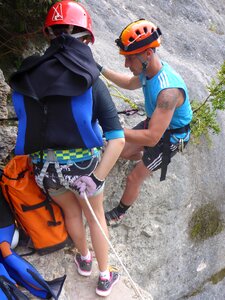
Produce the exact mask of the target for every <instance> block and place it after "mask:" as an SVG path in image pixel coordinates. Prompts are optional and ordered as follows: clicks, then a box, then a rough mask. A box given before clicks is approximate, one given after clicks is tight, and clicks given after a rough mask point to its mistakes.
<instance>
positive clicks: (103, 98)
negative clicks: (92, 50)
mask: <svg viewBox="0 0 225 300" xmlns="http://www.w3.org/2000/svg"><path fill="white" fill-rule="evenodd" d="M96 119H97V120H98V121H99V124H100V126H101V127H102V130H103V133H104V135H105V137H106V139H107V140H109V139H116V138H123V137H124V132H123V128H122V126H121V124H120V121H119V117H118V114H117V110H116V107H115V104H114V102H113V100H112V97H111V95H110V93H109V91H108V89H107V87H106V85H105V83H104V82H103V81H102V80H101V79H100V78H98V79H97V80H96V82H95V83H94V85H93V120H96Z"/></svg>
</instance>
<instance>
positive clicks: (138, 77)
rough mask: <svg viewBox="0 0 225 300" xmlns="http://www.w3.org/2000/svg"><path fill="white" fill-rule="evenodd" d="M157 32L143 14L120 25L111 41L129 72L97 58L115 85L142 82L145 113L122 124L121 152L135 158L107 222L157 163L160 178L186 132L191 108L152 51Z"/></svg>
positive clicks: (117, 216)
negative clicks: (126, 125)
mask: <svg viewBox="0 0 225 300" xmlns="http://www.w3.org/2000/svg"><path fill="white" fill-rule="evenodd" d="M161 35H162V33H161V30H160V29H159V28H158V27H157V26H155V25H154V24H153V23H152V22H149V21H148V20H145V19H140V20H137V21H135V22H132V23H131V24H129V25H128V26H126V27H125V28H124V29H123V30H122V32H121V34H120V37H119V38H118V39H117V40H116V41H115V42H116V44H117V46H118V47H119V53H120V54H121V55H123V56H124V59H125V67H126V68H129V69H130V71H131V72H132V73H133V76H132V75H126V74H124V73H123V74H122V73H118V72H115V71H113V70H110V69H109V68H105V67H104V68H103V67H102V66H100V65H99V64H97V66H98V68H99V70H100V71H101V73H102V74H103V75H104V76H105V77H106V78H107V79H108V80H110V81H112V82H113V83H115V84H116V85H118V86H119V87H121V88H124V89H128V90H135V89H139V88H142V90H143V94H144V103H145V113H146V117H145V120H143V121H141V122H140V123H139V124H137V125H136V126H135V127H134V128H133V129H127V128H125V129H124V132H125V140H126V144H125V147H124V150H123V151H122V154H121V157H122V158H125V159H129V160H137V161H138V162H137V164H136V166H135V167H134V169H133V170H132V171H131V173H130V174H129V175H128V177H127V181H126V187H125V190H124V193H123V195H122V198H121V200H120V202H119V204H118V205H117V206H116V207H114V208H113V209H112V210H110V211H108V212H106V213H105V217H106V221H107V224H108V225H112V226H115V225H118V224H119V223H120V222H121V220H122V219H123V217H124V216H125V213H126V212H127V210H128V209H129V207H130V206H131V205H132V204H133V203H134V202H135V201H136V199H137V198H138V195H139V191H140V188H141V185H142V183H143V182H144V180H145V179H146V178H147V177H149V175H150V174H151V173H152V172H154V171H156V170H158V169H161V178H160V180H164V179H165V177H166V172H167V166H168V164H169V163H170V160H171V157H172V156H174V155H175V154H176V153H177V152H178V151H182V150H183V148H184V147H185V146H186V144H187V143H188V141H189V138H190V126H189V124H190V122H191V120H192V109H191V105H190V102H189V96H188V91H187V87H186V85H185V83H184V81H183V79H182V78H181V76H180V75H179V74H178V73H176V72H175V70H174V69H172V68H171V67H170V66H169V65H168V64H167V63H166V62H164V61H162V60H161V59H160V58H159V56H158V55H157V53H156V49H157V48H158V47H159V46H160V45H161Z"/></svg>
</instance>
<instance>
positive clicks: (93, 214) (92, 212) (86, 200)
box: [83, 192, 153, 300]
mask: <svg viewBox="0 0 225 300" xmlns="http://www.w3.org/2000/svg"><path fill="white" fill-rule="evenodd" d="M83 195H84V199H85V202H86V204H87V206H88V208H89V209H90V211H91V214H92V216H93V218H94V220H95V221H96V223H97V225H98V227H99V229H100V230H101V233H102V234H103V236H104V238H105V239H106V241H107V243H108V244H109V246H110V248H111V249H112V251H113V252H114V254H115V255H116V257H117V259H118V261H119V262H120V264H121V266H122V267H123V269H124V271H125V272H126V274H127V276H128V278H129V279H130V282H131V284H132V285H133V287H134V290H135V291H136V292H137V294H138V296H139V297H140V299H141V300H144V298H143V297H142V295H141V292H140V291H139V289H138V287H137V285H136V284H135V282H134V281H133V279H132V278H131V276H130V274H129V272H128V271H127V268H126V267H125V265H124V264H123V262H122V260H121V259H120V257H119V255H118V254H117V252H116V250H115V249H114V247H113V245H112V243H111V242H110V240H109V239H108V237H107V236H106V234H105V232H104V230H103V228H102V226H101V224H100V223H99V221H98V218H97V217H96V215H95V213H94V211H93V209H92V207H91V204H90V202H89V200H88V198H87V195H86V193H85V192H84V194H83ZM149 300H153V298H152V296H151V295H150V299H149Z"/></svg>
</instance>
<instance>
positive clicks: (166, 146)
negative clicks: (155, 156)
mask: <svg viewBox="0 0 225 300" xmlns="http://www.w3.org/2000/svg"><path fill="white" fill-rule="evenodd" d="M189 130H190V124H188V125H186V126H184V127H181V128H175V129H167V130H166V132H165V133H164V136H163V153H162V167H161V177H160V181H163V180H165V179H166V173H167V166H168V164H169V163H170V160H171V152H170V136H171V135H172V134H174V133H187V134H188V131H189ZM173 138H175V139H176V140H177V142H178V151H179V152H183V150H184V146H185V142H184V139H177V138H176V137H175V136H174V135H173Z"/></svg>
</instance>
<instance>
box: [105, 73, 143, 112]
mask: <svg viewBox="0 0 225 300" xmlns="http://www.w3.org/2000/svg"><path fill="white" fill-rule="evenodd" d="M101 76H102V77H103V78H104V80H105V81H106V84H107V86H108V88H112V89H113V90H114V91H115V92H116V94H113V93H112V96H114V97H117V98H120V99H123V101H124V102H126V103H128V104H129V105H130V107H131V108H133V109H136V110H139V107H138V106H137V104H135V103H134V102H132V101H131V100H130V99H129V98H127V97H126V96H124V95H123V94H122V93H121V92H120V91H119V90H118V88H117V87H115V85H113V84H112V83H111V82H110V81H109V80H108V79H107V78H106V77H105V76H104V75H103V74H101Z"/></svg>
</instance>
